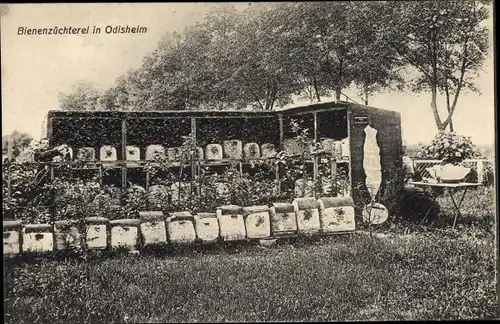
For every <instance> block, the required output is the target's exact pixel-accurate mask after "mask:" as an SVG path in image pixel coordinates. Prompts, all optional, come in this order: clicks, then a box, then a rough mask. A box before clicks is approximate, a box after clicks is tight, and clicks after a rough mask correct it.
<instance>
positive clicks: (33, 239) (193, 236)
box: [3, 197, 355, 256]
mask: <svg viewBox="0 0 500 324" xmlns="http://www.w3.org/2000/svg"><path fill="white" fill-rule="evenodd" d="M139 216H140V217H139V219H120V220H112V221H110V220H108V219H107V218H103V217H91V218H88V219H86V220H85V228H84V230H83V229H82V228H81V227H80V226H78V223H77V222H76V221H57V222H55V224H53V225H50V224H30V225H26V226H24V227H23V226H22V225H21V223H20V222H19V221H4V222H3V227H4V230H3V231H4V232H3V248H4V255H11V256H12V255H18V254H20V253H25V252H28V253H30V252H31V253H43V252H52V251H62V250H66V249H69V248H71V247H78V246H80V247H83V246H85V248H86V249H88V250H106V249H110V250H117V249H126V250H131V251H134V250H139V249H140V248H141V247H148V246H154V245H162V244H192V243H205V244H208V243H215V242H219V241H241V240H249V239H250V240H251V239H256V240H258V239H270V238H278V237H284V236H294V235H298V234H316V233H337V232H350V231H354V230H355V220H354V204H353V200H352V198H351V197H329V198H320V199H315V198H296V199H295V200H294V201H293V202H292V203H291V204H290V203H273V205H272V206H271V207H269V206H267V205H264V206H253V207H240V206H234V205H227V206H222V207H219V208H218V209H217V211H216V213H198V214H195V215H192V214H191V213H190V212H174V213H169V215H168V216H167V217H165V215H164V213H163V212H141V213H139Z"/></svg>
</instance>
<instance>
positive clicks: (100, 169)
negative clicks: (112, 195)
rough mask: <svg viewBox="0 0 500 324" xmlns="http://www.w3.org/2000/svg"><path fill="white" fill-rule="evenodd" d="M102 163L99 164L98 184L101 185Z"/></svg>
mask: <svg viewBox="0 0 500 324" xmlns="http://www.w3.org/2000/svg"><path fill="white" fill-rule="evenodd" d="M102 183H103V181H102V164H99V184H100V185H101V186H102Z"/></svg>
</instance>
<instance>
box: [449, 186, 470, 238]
mask: <svg viewBox="0 0 500 324" xmlns="http://www.w3.org/2000/svg"><path fill="white" fill-rule="evenodd" d="M467 189H468V188H467V187H465V189H464V193H463V194H462V197H461V198H460V201H459V202H458V204H457V202H456V201H455V198H454V197H453V191H452V190H450V198H451V201H452V202H453V205H454V206H455V209H456V212H455V217H454V218H453V227H452V229H455V224H456V222H457V217H458V216H460V217H462V213H461V212H460V207H461V206H462V202H463V200H464V197H465V194H466V193H467Z"/></svg>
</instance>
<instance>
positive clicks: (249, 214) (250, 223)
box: [242, 205, 271, 239]
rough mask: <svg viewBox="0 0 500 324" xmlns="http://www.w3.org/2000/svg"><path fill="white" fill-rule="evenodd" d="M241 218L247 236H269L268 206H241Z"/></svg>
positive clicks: (258, 237)
mask: <svg viewBox="0 0 500 324" xmlns="http://www.w3.org/2000/svg"><path fill="white" fill-rule="evenodd" d="M242 212H243V218H244V219H245V228H246V233H247V238H249V239H263V238H268V237H270V236H271V221H270V216H269V207H268V206H265V205H263V206H251V207H243V209H242Z"/></svg>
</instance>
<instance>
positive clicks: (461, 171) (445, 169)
mask: <svg viewBox="0 0 500 324" xmlns="http://www.w3.org/2000/svg"><path fill="white" fill-rule="evenodd" d="M426 170H427V172H429V174H430V175H431V177H432V178H434V179H436V180H437V181H438V182H443V183H458V182H461V181H462V180H463V179H464V178H465V177H466V176H467V175H468V174H469V173H470V171H471V168H466V167H464V166H461V165H453V164H444V165H435V166H433V167H432V168H426Z"/></svg>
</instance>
